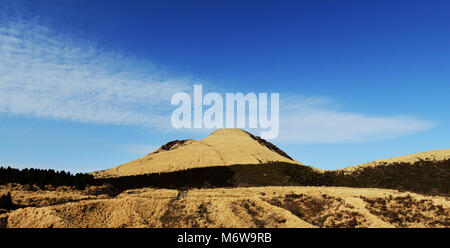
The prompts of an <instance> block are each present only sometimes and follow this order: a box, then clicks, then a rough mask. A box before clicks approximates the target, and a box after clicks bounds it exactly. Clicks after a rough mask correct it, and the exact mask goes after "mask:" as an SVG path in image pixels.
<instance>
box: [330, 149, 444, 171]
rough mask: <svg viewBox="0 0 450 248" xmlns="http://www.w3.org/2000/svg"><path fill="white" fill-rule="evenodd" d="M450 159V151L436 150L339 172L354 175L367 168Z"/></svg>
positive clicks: (366, 164)
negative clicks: (353, 173)
mask: <svg viewBox="0 0 450 248" xmlns="http://www.w3.org/2000/svg"><path fill="white" fill-rule="evenodd" d="M449 159H450V149H442V150H435V151H427V152H420V153H414V154H409V155H405V156H399V157H395V158H389V159H381V160H376V161H372V162H368V163H364V164H360V165H356V166H351V167H347V168H344V169H340V170H337V171H343V172H345V173H352V172H354V171H358V170H361V169H364V168H367V167H378V166H389V165H391V164H395V163H410V164H413V163H416V162H420V161H443V160H449Z"/></svg>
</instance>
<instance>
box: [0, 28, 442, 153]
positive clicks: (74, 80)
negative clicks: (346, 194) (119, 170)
mask: <svg viewBox="0 0 450 248" xmlns="http://www.w3.org/2000/svg"><path fill="white" fill-rule="evenodd" d="M0 58H1V60H0V113H6V114H10V115H20V116H29V117H35V118H46V119H56V120H69V121H75V122H85V123H96V124H114V125H131V126H142V127H149V128H154V129H160V130H163V129H164V130H167V127H170V115H171V110H172V109H173V106H171V105H170V98H171V96H172V95H173V94H174V93H176V92H180V91H184V92H191V91H192V88H193V84H194V82H193V81H192V80H190V79H188V78H187V77H186V78H184V77H181V78H180V77H171V76H170V75H169V76H168V75H167V74H168V73H167V72H165V71H164V70H161V69H158V68H157V67H156V66H154V65H152V64H151V63H149V62H147V61H142V60H138V59H135V58H131V57H128V56H123V55H121V54H120V53H114V52H110V51H105V50H102V49H100V48H99V47H97V46H95V45H93V44H90V43H88V42H86V41H79V40H75V39H73V38H70V37H67V36H64V35H61V34H57V33H55V32H53V31H52V30H51V29H48V28H46V27H44V26H41V25H39V24H37V23H34V22H24V21H16V22H10V23H8V24H7V25H3V26H0ZM281 99H283V95H281ZM280 115H281V116H280V136H279V137H278V138H277V140H279V141H286V142H294V143H336V142H358V141H366V140H379V139H390V138H395V137H399V136H403V135H408V134H411V133H414V132H418V131H422V130H426V129H430V128H432V127H433V126H434V125H435V124H434V123H433V122H431V121H426V120H421V119H417V118H414V117H409V116H388V117H385V116H384V117H383V116H381V117H370V116H366V115H364V114H358V113H347V112H342V111H337V110H335V109H334V108H332V107H331V106H330V102H329V101H328V100H327V99H326V98H318V97H312V98H298V97H297V98H295V97H294V101H292V99H291V101H285V102H281V109H280ZM178 131H182V132H198V131H199V130H196V129H184V130H178ZM150 148H151V149H153V148H154V147H153V146H151V147H147V146H146V147H142V146H135V147H128V149H130V150H133V151H134V152H136V153H143V152H144V151H145V152H147V151H148V150H149V149H150Z"/></svg>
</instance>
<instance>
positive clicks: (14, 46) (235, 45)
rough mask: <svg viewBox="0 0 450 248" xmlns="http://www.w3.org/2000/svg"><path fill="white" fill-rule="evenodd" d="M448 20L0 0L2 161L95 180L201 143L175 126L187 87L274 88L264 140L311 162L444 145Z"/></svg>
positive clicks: (291, 8)
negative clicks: (275, 118) (171, 146)
mask: <svg viewBox="0 0 450 248" xmlns="http://www.w3.org/2000/svg"><path fill="white" fill-rule="evenodd" d="M449 13H450V2H449V1H435V0H431V1H410V0H409V1H380V0H378V1H370V0H367V1H349V0H342V1H333V0H329V1H321V0H315V1H138V0H134V1H130V0H128V1H119V0H103V1H100V0H89V1H87V0H71V1H69V0H45V1H44V0H28V1H25V0H17V1H12V0H3V1H1V2H0V165H3V166H5V165H11V166H13V167H19V168H23V167H39V168H54V169H58V170H61V169H64V170H70V171H72V172H78V171H93V170H99V169H105V168H110V167H113V166H116V165H118V164H121V163H124V162H127V161H129V160H132V159H135V158H138V157H140V156H142V155H144V154H147V153H150V152H151V151H152V150H154V149H156V148H157V147H159V146H160V145H162V144H164V143H166V142H168V141H170V140H174V139H186V138H195V139H200V138H203V137H206V136H207V135H208V133H210V132H211V131H212V130H207V131H206V132H205V131H192V130H178V131H176V130H172V129H171V128H170V122H169V118H170V113H171V111H172V110H173V106H170V97H171V95H172V94H173V93H175V92H178V91H188V92H189V91H192V89H193V84H194V83H201V84H203V87H204V91H205V92H209V91H216V92H219V93H225V92H244V93H248V92H279V93H280V99H281V106H280V108H281V110H280V111H281V127H280V137H279V138H278V139H275V140H272V142H273V143H275V144H276V145H278V146H279V147H280V148H282V149H283V150H285V151H286V152H287V153H288V154H290V155H291V156H292V157H294V158H295V159H297V160H298V161H300V162H303V163H304V164H309V165H313V166H315V167H318V168H323V169H336V168H342V167H347V166H351V165H355V164H358V163H363V162H367V161H371V160H376V159H382V158H388V157H393V156H400V155H405V154H410V153H415V152H421V151H427V150H434V149H445V148H450V125H449V124H450V117H449V116H450V111H449V106H450V15H449ZM250 131H251V130H250ZM257 134H258V133H257Z"/></svg>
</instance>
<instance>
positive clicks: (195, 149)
mask: <svg viewBox="0 0 450 248" xmlns="http://www.w3.org/2000/svg"><path fill="white" fill-rule="evenodd" d="M269 162H287V163H292V164H297V165H301V163H299V162H297V161H295V160H293V159H292V158H291V157H289V156H288V155H287V154H286V153H284V152H283V151H281V150H280V149H279V148H277V147H276V146H275V145H273V144H271V143H270V142H267V141H265V140H263V139H260V138H258V137H256V136H254V135H252V134H249V133H247V132H245V131H243V130H240V129H220V130H217V131H215V132H213V133H212V134H211V135H210V136H208V137H206V138H204V139H201V140H175V141H171V142H169V143H167V144H165V145H163V146H161V147H160V148H158V149H157V150H155V151H154V152H152V153H150V154H148V155H146V156H144V157H142V158H139V159H136V160H133V161H131V162H128V163H125V164H122V165H119V166H117V167H115V168H112V169H108V170H104V171H97V172H94V173H93V175H94V176H96V177H118V176H132V175H140V174H148V173H161V172H174V171H181V170H186V169H193V168H200V167H212V166H229V165H236V164H265V163H269Z"/></svg>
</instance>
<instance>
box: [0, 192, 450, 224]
mask: <svg viewBox="0 0 450 248" xmlns="http://www.w3.org/2000/svg"><path fill="white" fill-rule="evenodd" d="M7 191H8V192H11V197H12V200H13V204H14V206H15V207H14V208H15V209H10V210H3V213H2V214H0V225H2V226H3V227H450V208H449V207H450V203H449V201H448V199H446V198H445V197H438V196H423V195H419V194H414V193H409V192H399V191H396V190H382V189H356V188H339V187H302V186H292V187H282V186H280V187H252V188H216V189H195V190H186V191H179V190H172V189H153V188H144V189H135V190H127V191H124V192H122V193H120V194H119V195H116V196H114V194H109V192H108V189H107V188H89V189H86V190H83V191H77V190H73V189H69V188H59V189H48V190H36V189H29V188H23V187H22V188H21V187H15V188H11V187H6V186H2V188H0V195H1V194H4V193H6V192H7Z"/></svg>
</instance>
